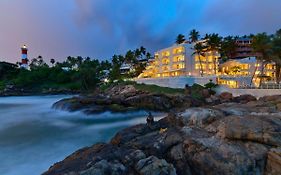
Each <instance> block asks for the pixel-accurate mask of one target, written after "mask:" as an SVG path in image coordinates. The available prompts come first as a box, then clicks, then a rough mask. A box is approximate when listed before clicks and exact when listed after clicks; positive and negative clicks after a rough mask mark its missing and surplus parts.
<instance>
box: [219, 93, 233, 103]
mask: <svg viewBox="0 0 281 175" xmlns="http://www.w3.org/2000/svg"><path fill="white" fill-rule="evenodd" d="M219 98H220V99H221V101H222V102H230V101H232V99H233V95H232V93H230V92H222V93H221V94H220V95H219Z"/></svg>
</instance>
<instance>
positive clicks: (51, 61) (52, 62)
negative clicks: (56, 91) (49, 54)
mask: <svg viewBox="0 0 281 175" xmlns="http://www.w3.org/2000/svg"><path fill="white" fill-rule="evenodd" d="M50 63H51V64H52V66H53V67H54V64H55V63H56V60H55V59H53V58H52V59H51V60H50Z"/></svg>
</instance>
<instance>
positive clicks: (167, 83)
mask: <svg viewBox="0 0 281 175" xmlns="http://www.w3.org/2000/svg"><path fill="white" fill-rule="evenodd" d="M210 80H212V81H213V82H214V83H215V82H216V76H209V77H186V76H180V77H166V78H137V79H135V81H136V82H137V83H139V84H141V83H143V84H153V85H157V86H162V87H170V88H185V85H186V84H188V85H189V86H192V85H193V84H195V83H196V84H200V85H205V84H207V83H209V82H210Z"/></svg>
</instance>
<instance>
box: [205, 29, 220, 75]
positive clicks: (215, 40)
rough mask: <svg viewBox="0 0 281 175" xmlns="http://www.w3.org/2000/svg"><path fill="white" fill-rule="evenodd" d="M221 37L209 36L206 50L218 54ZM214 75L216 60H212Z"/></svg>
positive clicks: (217, 35) (216, 35)
mask: <svg viewBox="0 0 281 175" xmlns="http://www.w3.org/2000/svg"><path fill="white" fill-rule="evenodd" d="M221 39H222V38H221V37H220V36H219V34H216V33H214V34H211V35H209V36H208V39H207V50H208V51H211V52H218V51H219V50H220V49H221ZM213 65H214V73H215V74H216V73H217V58H214V59H213Z"/></svg>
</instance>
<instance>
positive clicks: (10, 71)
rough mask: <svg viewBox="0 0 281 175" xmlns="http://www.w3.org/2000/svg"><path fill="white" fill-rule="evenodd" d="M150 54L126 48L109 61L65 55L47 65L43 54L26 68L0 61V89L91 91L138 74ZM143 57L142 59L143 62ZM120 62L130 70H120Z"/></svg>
mask: <svg viewBox="0 0 281 175" xmlns="http://www.w3.org/2000/svg"><path fill="white" fill-rule="evenodd" d="M150 57H151V54H150V53H148V52H147V51H146V49H145V48H144V47H140V48H138V49H136V50H133V51H132V50H129V51H128V52H127V53H126V54H125V55H124V56H123V55H118V56H117V55H114V56H113V57H112V62H109V61H99V60H97V59H91V58H89V57H87V58H82V57H81V56H78V57H70V56H69V57H67V59H66V60H65V61H63V62H56V60H55V59H50V64H51V66H49V65H48V64H47V63H46V62H45V60H44V59H43V57H42V56H38V57H37V58H33V59H32V60H31V61H30V64H29V69H28V70H26V69H23V68H20V67H19V64H18V65H17V64H11V63H7V62H0V90H3V89H5V87H7V86H8V85H9V87H13V88H15V89H24V90H29V91H33V92H42V91H45V90H47V91H48V90H58V91H60V90H71V91H91V90H94V89H96V88H97V87H99V86H100V85H101V84H103V83H104V82H105V81H106V82H110V83H112V82H114V81H117V80H122V79H129V78H133V77H136V76H138V75H139V74H140V73H141V72H142V71H143V70H144V69H145V67H146V61H145V60H147V59H149V58H150ZM143 60H144V61H143ZM123 64H129V65H131V70H130V71H127V72H121V70H120V68H121V66H122V65H123Z"/></svg>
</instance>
